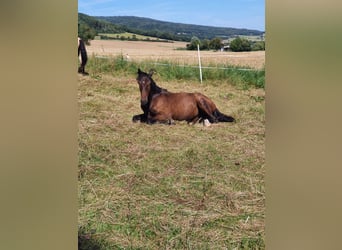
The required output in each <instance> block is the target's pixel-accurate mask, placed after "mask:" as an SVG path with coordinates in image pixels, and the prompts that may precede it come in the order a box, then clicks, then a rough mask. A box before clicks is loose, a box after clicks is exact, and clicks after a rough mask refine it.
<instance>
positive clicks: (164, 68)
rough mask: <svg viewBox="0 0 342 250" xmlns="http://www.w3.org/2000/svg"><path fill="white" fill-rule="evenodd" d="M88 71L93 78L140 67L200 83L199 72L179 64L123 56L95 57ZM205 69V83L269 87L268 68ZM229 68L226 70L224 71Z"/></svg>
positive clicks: (216, 67)
mask: <svg viewBox="0 0 342 250" xmlns="http://www.w3.org/2000/svg"><path fill="white" fill-rule="evenodd" d="M88 65H89V66H88V68H91V69H92V74H93V77H97V75H99V74H103V73H109V74H112V75H117V74H121V73H124V74H135V73H136V71H137V68H138V67H140V68H143V69H146V70H149V69H151V68H153V69H155V70H156V71H157V72H158V74H159V76H160V77H161V78H162V79H163V80H192V81H196V80H199V78H200V77H199V69H198V68H197V67H195V66H194V67H192V66H190V65H177V64H175V63H173V62H170V61H165V60H163V61H157V62H154V61H148V60H146V61H143V62H133V61H127V60H125V58H124V56H123V55H120V56H117V57H109V58H96V57H91V58H90V60H89V63H88ZM209 67H211V68H203V69H202V77H203V81H207V82H215V81H218V80H220V81H225V82H227V81H228V82H229V84H231V85H234V86H235V87H237V88H239V89H245V90H246V89H250V88H265V69H262V70H254V69H247V70H241V69H240V68H238V67H236V66H232V65H226V64H223V65H209ZM224 68H225V69H224Z"/></svg>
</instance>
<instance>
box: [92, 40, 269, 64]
mask: <svg viewBox="0 0 342 250" xmlns="http://www.w3.org/2000/svg"><path fill="white" fill-rule="evenodd" d="M186 44H187V43H186V42H173V43H166V42H144V41H118V40H92V41H91V42H90V45H89V46H87V51H88V53H89V55H94V56H118V55H120V54H122V55H124V56H126V55H128V56H129V59H130V60H134V61H142V60H153V61H163V60H167V61H172V62H174V63H177V64H190V65H198V57H197V51H189V50H184V49H185V48H186ZM179 48H182V49H183V50H180V49H179ZM201 62H202V65H203V66H208V65H219V64H231V65H234V66H241V67H250V68H255V69H262V68H263V67H264V66H265V51H253V52H221V51H201Z"/></svg>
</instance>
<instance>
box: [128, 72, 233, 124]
mask: <svg viewBox="0 0 342 250" xmlns="http://www.w3.org/2000/svg"><path fill="white" fill-rule="evenodd" d="M152 74H153V71H150V73H148V74H147V73H145V72H143V71H141V70H140V69H138V77H137V82H138V84H139V89H140V95H141V96H140V102H141V108H142V110H143V111H144V113H143V114H140V115H135V116H133V121H134V122H137V121H139V120H140V121H141V122H147V123H149V124H153V123H156V122H158V123H166V124H173V123H174V120H177V121H187V122H188V123H192V124H195V123H196V122H197V121H199V122H201V121H204V120H205V119H208V120H209V122H210V123H217V122H234V121H235V119H234V118H233V117H231V116H227V115H225V114H222V113H221V112H220V111H219V110H218V108H217V107H216V105H215V103H214V102H213V101H212V100H211V99H209V98H208V97H207V96H205V95H203V94H201V93H185V92H180V93H171V92H169V91H167V90H166V89H162V88H160V87H159V86H157V84H156V83H155V82H154V81H153V79H152Z"/></svg>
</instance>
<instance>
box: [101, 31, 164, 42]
mask: <svg viewBox="0 0 342 250" xmlns="http://www.w3.org/2000/svg"><path fill="white" fill-rule="evenodd" d="M98 35H99V36H107V37H110V38H115V39H120V38H121V37H124V38H125V39H132V38H133V37H135V38H136V39H141V40H144V39H149V40H158V38H156V37H151V36H144V35H139V34H134V33H130V32H124V33H118V34H106V33H99V34H98Z"/></svg>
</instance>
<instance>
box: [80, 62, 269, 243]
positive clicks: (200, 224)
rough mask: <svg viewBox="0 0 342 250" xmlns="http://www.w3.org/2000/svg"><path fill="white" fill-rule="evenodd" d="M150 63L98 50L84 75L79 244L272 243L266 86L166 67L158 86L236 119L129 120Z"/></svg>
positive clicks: (158, 76)
mask: <svg viewBox="0 0 342 250" xmlns="http://www.w3.org/2000/svg"><path fill="white" fill-rule="evenodd" d="M116 60H119V62H117V61H116ZM147 65H148V64H147V63H146V62H145V63H141V64H140V65H136V64H131V63H130V62H126V61H124V60H120V59H117V58H114V59H113V60H109V61H108V60H100V59H95V58H91V59H90V62H89V65H88V68H87V70H88V71H89V73H90V76H86V77H83V76H80V80H79V92H78V101H79V110H80V122H79V170H78V173H79V177H78V181H79V249H265V186H264V176H265V155H264V143H265V112H264V105H265V99H264V90H263V89H261V90H258V91H256V89H255V87H253V86H249V87H248V88H239V87H237V85H234V84H232V83H231V82H230V80H229V79H224V78H222V79H206V81H205V82H204V83H203V84H200V83H199V82H198V79H196V78H193V77H192V76H191V75H190V76H186V77H184V78H181V77H180V76H177V77H176V76H173V75H172V74H170V76H167V72H166V71H163V69H164V68H163V67H160V68H157V69H156V70H157V73H155V75H154V79H155V81H156V82H157V84H158V85H160V86H162V87H164V88H167V89H169V90H170V91H188V92H192V91H199V92H201V93H204V94H206V95H207V96H209V97H210V98H211V99H213V100H214V102H215V103H216V105H217V106H218V107H219V109H220V110H221V111H222V112H223V113H226V114H229V115H232V116H234V117H235V118H236V119H237V122H236V123H234V124H231V123H219V124H214V125H212V126H210V127H204V126H202V125H201V124H197V125H194V126H191V125H188V124H186V123H185V122H177V123H176V125H174V126H167V125H153V126H150V125H146V124H139V123H132V122H131V119H132V116H133V115H135V114H139V113H141V110H140V104H139V89H138V85H137V83H136V81H135V78H136V71H137V66H139V67H141V68H142V70H145V71H147V70H149V68H150V65H149V66H147ZM179 74H184V75H186V74H189V73H188V72H187V73H185V72H184V73H179Z"/></svg>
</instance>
